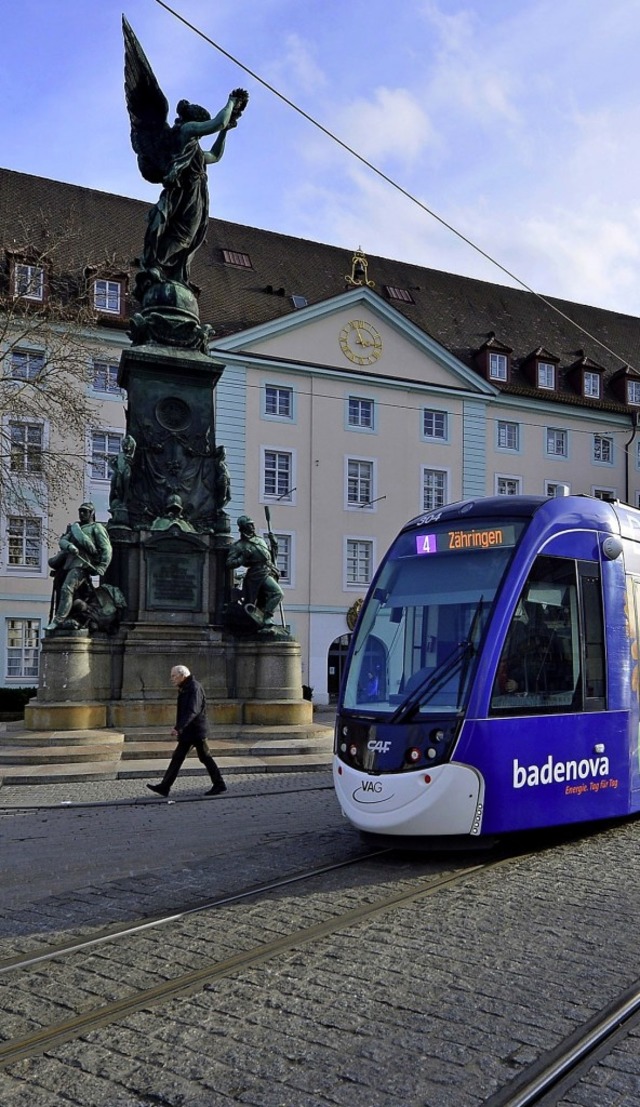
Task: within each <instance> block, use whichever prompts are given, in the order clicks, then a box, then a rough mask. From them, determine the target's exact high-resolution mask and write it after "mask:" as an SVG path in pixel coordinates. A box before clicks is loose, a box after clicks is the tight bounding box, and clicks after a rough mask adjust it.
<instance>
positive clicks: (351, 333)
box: [340, 319, 382, 365]
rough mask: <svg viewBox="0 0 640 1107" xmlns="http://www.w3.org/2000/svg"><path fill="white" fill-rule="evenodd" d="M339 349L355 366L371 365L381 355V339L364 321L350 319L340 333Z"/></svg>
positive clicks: (373, 328) (369, 324)
mask: <svg viewBox="0 0 640 1107" xmlns="http://www.w3.org/2000/svg"><path fill="white" fill-rule="evenodd" d="M340 348H341V350H342V352H343V354H344V355H345V357H348V358H349V361H353V362H355V364H356V365H373V363H374V361H377V360H378V358H379V357H380V356H381V355H382V339H381V337H380V335H379V334H378V332H377V330H376V329H375V327H372V326H371V323H367V322H366V321H365V320H364V319H350V320H349V322H348V323H347V324H346V325H345V326H344V327H343V328H342V330H341V331H340Z"/></svg>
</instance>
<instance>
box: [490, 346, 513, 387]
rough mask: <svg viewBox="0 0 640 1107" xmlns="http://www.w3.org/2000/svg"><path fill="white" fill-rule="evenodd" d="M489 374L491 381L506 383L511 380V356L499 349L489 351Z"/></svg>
mask: <svg viewBox="0 0 640 1107" xmlns="http://www.w3.org/2000/svg"><path fill="white" fill-rule="evenodd" d="M487 376H488V378H489V380H490V381H500V382H501V383H502V384H506V382H507V381H508V380H509V358H508V357H507V355H506V354H505V353H503V352H501V351H497V350H489V351H488V352H487Z"/></svg>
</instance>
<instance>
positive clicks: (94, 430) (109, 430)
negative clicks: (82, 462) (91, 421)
mask: <svg viewBox="0 0 640 1107" xmlns="http://www.w3.org/2000/svg"><path fill="white" fill-rule="evenodd" d="M97 435H104V437H105V440H106V441H105V449H104V450H96V448H95V438H96V436H97ZM124 436H125V431H123V430H116V429H115V428H114V427H91V428H90V430H89V443H88V450H87V467H88V474H89V481H90V483H91V484H92V485H93V484H97V485H98V486H104V485H105V484H106V483H107V482H108V481H110V480H111V470H110V467H109V458H114V459H115V458H116V457H117V456H118V454H119V453H120V449H121V447H122V439H123V438H124ZM111 438H114V439H117V446H118V448H117V450H115V452H114V451H111V450H109V448H108V445H109V439H111ZM96 455H98V456H100V457H101V458H102V459H103V461H104V466H103V468H104V470H105V472H104V476H96V474H95V471H94V469H95V465H96Z"/></svg>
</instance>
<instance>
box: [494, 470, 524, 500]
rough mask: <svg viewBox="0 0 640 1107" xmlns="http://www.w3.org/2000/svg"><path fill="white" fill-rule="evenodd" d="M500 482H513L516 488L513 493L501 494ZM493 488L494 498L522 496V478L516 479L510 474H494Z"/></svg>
mask: <svg viewBox="0 0 640 1107" xmlns="http://www.w3.org/2000/svg"><path fill="white" fill-rule="evenodd" d="M500 481H513V483H514V484H515V485H516V486H517V487H516V489H515V491H514V492H501V491H500V489H499V484H500ZM493 486H494V489H495V495H496V496H521V495H522V477H516V476H514V475H513V474H511V473H494V477H493Z"/></svg>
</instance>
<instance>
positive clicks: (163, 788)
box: [147, 665, 227, 796]
mask: <svg viewBox="0 0 640 1107" xmlns="http://www.w3.org/2000/svg"><path fill="white" fill-rule="evenodd" d="M171 683H172V684H173V686H174V687H175V688H177V689H178V705H177V711H176V725H175V727H174V728H173V730H172V731H171V733H172V734H173V735H174V737H176V738H177V739H178V744H177V746H176V748H175V751H174V753H173V756H172V758H171V761H170V762H169V765H168V766H167V770H166V772H165V774H164V776H163V778H162V780H161V781H160V783H159V784H147V788H148V789H149V790H150V791H151V792H156V794H157V795H159V796H168V795H169V792H170V790H171V785H172V784H173V782H174V780H175V779H176V777H177V775H178V773H179V772H180V769H181V768H182V763H183V761H184V759H185V757H186V756H187V754H188V752H189V750H190V749H191V747H192V746H195V748H196V753H197V755H198V757H199V758H200V760H201V762H202V764H203V765H204V767H205V768H206V770H207V772H208V773H209V776H210V777H211V788H210V789H209V791H208V792H207V793H206V794H207V795H208V796H218V795H220V793H221V792H226V790H227V786H226V784H225V782H224V780H223V779H222V773H221V772H220V769H219V768H218V766H217V765H216V763H215V761H214V760H213V757H212V756H211V752H210V750H209V744H208V742H207V701H206V699H205V694H204V688H203V687H202V685H201V684H200V682H199V681H197V680H196V679H195V677H193V676H192V675H191V673H190V672H189V670H188V669H187V667H186V665H174V667H173V669H172V670H171Z"/></svg>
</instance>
